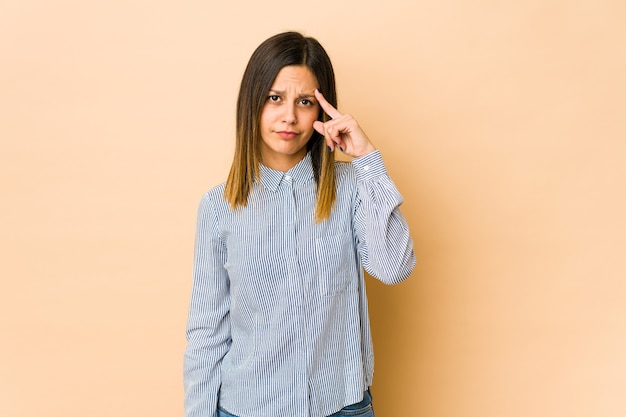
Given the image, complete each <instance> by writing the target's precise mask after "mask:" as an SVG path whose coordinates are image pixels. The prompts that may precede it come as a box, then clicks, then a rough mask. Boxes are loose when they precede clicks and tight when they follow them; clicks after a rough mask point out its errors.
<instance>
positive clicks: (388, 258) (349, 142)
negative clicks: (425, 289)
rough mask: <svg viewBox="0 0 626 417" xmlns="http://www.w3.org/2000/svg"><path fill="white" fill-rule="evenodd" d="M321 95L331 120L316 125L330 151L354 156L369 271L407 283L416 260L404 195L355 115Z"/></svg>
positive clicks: (361, 244)
mask: <svg viewBox="0 0 626 417" xmlns="http://www.w3.org/2000/svg"><path fill="white" fill-rule="evenodd" d="M315 97H316V99H317V100H318V101H319V103H320V106H321V107H322V109H323V110H324V111H325V112H326V114H328V115H329V116H330V117H331V120H329V121H327V122H320V121H316V122H314V124H313V127H314V128H315V130H317V131H318V132H319V133H321V134H323V135H324V138H325V140H326V144H327V145H328V147H329V148H330V149H335V148H339V150H341V151H342V152H343V153H345V154H346V155H349V156H351V157H353V158H354V159H353V160H352V165H353V166H354V167H355V169H356V176H357V196H356V202H355V212H354V218H355V228H356V234H357V236H358V248H359V253H360V255H361V261H362V263H363V267H364V268H365V270H366V271H367V272H369V273H370V274H371V275H372V276H374V277H376V278H378V279H380V280H381V281H383V282H384V283H386V284H396V283H398V282H401V281H403V280H404V279H406V278H408V277H409V275H410V274H411V272H412V271H413V268H414V267H415V262H416V260H415V253H414V252H413V241H412V239H411V237H410V235H409V228H408V225H407V222H406V220H405V218H404V216H403V215H402V213H401V212H400V208H399V207H400V204H402V201H403V200H402V196H401V195H400V192H399V191H398V189H397V188H396V186H395V184H394V183H393V181H392V180H391V178H389V175H388V174H387V170H386V168H385V165H384V164H383V160H382V158H381V156H380V152H378V151H377V150H376V147H375V146H374V145H373V144H372V142H371V141H370V140H369V138H368V137H367V135H366V134H365V132H364V131H363V129H361V127H360V126H359V124H358V123H357V121H356V120H355V119H354V117H352V116H350V115H349V114H343V113H341V112H339V111H338V110H337V109H336V108H334V107H333V106H332V105H331V104H330V103H328V101H326V99H325V98H324V96H323V95H322V94H321V93H320V92H319V91H316V92H315Z"/></svg>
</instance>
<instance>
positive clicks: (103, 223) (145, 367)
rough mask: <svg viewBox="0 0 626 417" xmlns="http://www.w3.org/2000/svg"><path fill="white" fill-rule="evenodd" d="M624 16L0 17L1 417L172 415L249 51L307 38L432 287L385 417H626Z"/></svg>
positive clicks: (310, 5)
mask: <svg viewBox="0 0 626 417" xmlns="http://www.w3.org/2000/svg"><path fill="white" fill-rule="evenodd" d="M625 21H626V3H624V2H623V1H622V0H570V1H565V0H524V1H522V0H518V1H512V0H511V1H504V0H503V1H487V0H483V1H470V0H426V1H420V0H418V1H412V0H405V1H399V0H388V1H384V2H364V1H345V2H341V1H330V0H320V1H317V2H291V1H290V2H287V1H269V2H261V1H247V2H236V1H232V2H220V3H212V2H208V1H185V0H183V1H177V2H174V1H163V0H151V1H148V0H132V1H128V0H107V1H104V0H97V1H79V0H62V1H55V2H51V1H43V0H3V1H2V3H0V135H1V137H0V187H1V188H0V195H1V198H2V200H1V201H2V203H1V204H0V236H1V241H0V277H1V281H0V335H1V336H0V337H1V340H0V415H1V416H7V417H39V416H46V417H60V416H77V417H78V416H89V417H104V416H107V417H108V416H123V417H130V416H133V417H136V416H150V417H166V416H168V417H171V416H182V383H181V372H182V370H181V368H182V353H183V349H184V345H185V341H184V325H185V320H186V314H187V302H188V296H189V290H190V282H191V260H192V249H193V233H194V226H195V215H196V207H197V204H198V202H199V199H200V196H201V194H202V193H203V192H204V191H205V190H206V189H208V188H209V187H211V186H213V185H214V184H216V183H218V182H221V181H223V180H224V179H225V176H226V173H227V169H228V166H229V165H230V159H231V152H232V149H233V146H232V143H233V139H232V138H233V131H234V129H233V124H234V117H233V115H234V103H235V95H236V92H237V89H238V84H239V81H240V77H241V74H242V72H243V68H244V65H245V63H246V62H247V60H248V58H249V56H250V54H251V53H252V51H253V49H254V48H255V47H256V46H257V45H258V44H259V43H260V42H261V41H262V40H264V39H265V38H266V37H268V36H270V35H273V34H274V33H277V32H279V31H283V30H286V29H296V30H301V31H304V32H305V33H306V34H309V35H312V36H315V37H317V38H318V39H319V40H320V41H321V42H322V43H323V44H324V45H325V46H326V48H327V50H328V52H329V54H330V55H331V58H332V59H333V61H334V63H335V67H336V72H337V76H338V83H339V94H340V107H341V109H343V110H344V111H349V112H351V113H352V114H354V115H355V116H356V117H357V118H358V119H359V120H360V121H361V124H362V125H363V126H364V127H365V128H366V130H367V132H368V133H369V135H370V136H371V137H372V139H373V140H374V141H375V143H376V144H377V145H378V146H379V147H380V149H381V150H382V152H383V155H384V157H385V160H386V163H387V165H388V168H389V171H390V172H391V174H392V176H393V178H394V179H395V180H396V182H397V184H398V186H399V188H400V190H401V191H402V192H403V194H404V196H405V199H406V202H405V204H404V206H403V210H404V213H405V215H406V217H407V219H408V221H409V223H410V226H411V228H412V232H413V236H414V240H415V249H416V252H417V255H418V257H419V265H418V267H417V269H416V271H415V273H414V274H413V277H412V279H411V280H409V281H408V282H406V283H403V284H401V285H400V286H397V287H385V286H383V285H381V284H379V283H377V282H375V281H373V280H370V281H368V283H369V291H370V298H371V305H372V309H371V314H372V321H373V331H374V337H375V343H376V353H377V368H376V377H375V385H374V394H375V397H376V406H377V409H378V413H377V416H379V417H393V416H416V417H503V416H506V417H528V416H534V417H539V416H550V417H565V416H567V417H583V416H584V417H623V416H624V415H626V397H625V396H624V393H625V392H626V391H625V389H626V279H625V278H626V256H625V252H626V238H625V232H626V224H625V221H624V213H625V212H626V198H625V197H626V196H625V195H624V194H625V191H624V189H625V184H624V182H625V178H626V167H625V164H624V156H625V151H626V142H625V139H626V122H625V117H624V113H625V105H624V104H625V103H624V97H625V95H626V75H625V74H626V48H625V47H624V40H625V39H626V26H625V25H624V22H625Z"/></svg>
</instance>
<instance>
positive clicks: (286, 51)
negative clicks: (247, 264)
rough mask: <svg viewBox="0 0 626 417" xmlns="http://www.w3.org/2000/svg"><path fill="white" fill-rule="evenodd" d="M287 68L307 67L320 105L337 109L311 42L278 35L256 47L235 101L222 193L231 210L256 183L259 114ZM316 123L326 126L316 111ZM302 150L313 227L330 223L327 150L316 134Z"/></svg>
mask: <svg viewBox="0 0 626 417" xmlns="http://www.w3.org/2000/svg"><path fill="white" fill-rule="evenodd" d="M289 65H305V66H306V67H308V68H309V69H310V70H311V72H312V73H313V75H315V77H316V78H317V82H318V84H319V89H320V91H321V92H322V93H323V94H324V97H325V98H326V100H328V102H329V103H330V104H332V105H333V106H334V107H337V91H336V89H335V73H334V71H333V67H332V64H331V62H330V58H329V57H328V54H327V53H326V51H325V50H324V48H323V47H322V45H321V44H320V43H319V42H318V41H317V40H316V39H314V38H311V37H305V36H303V35H302V34H300V33H297V32H284V33H279V34H277V35H274V36H272V37H271V38H269V39H267V40H265V41H264V42H263V43H261V45H259V46H258V47H257V49H256V50H255V51H254V52H253V54H252V56H251V57H250V61H248V65H247V67H246V70H245V72H244V74H243V78H242V80H241V86H240V88H239V96H238V98H237V127H236V142H235V155H234V158H233V164H232V166H231V168H230V173H229V174H228V179H227V180H226V188H225V190H224V198H225V199H226V201H228V202H229V203H230V206H231V207H232V208H233V209H236V208H239V207H243V206H246V205H247V204H248V196H249V194H250V190H251V189H252V184H253V182H254V180H255V179H258V178H259V175H260V174H259V162H260V160H261V157H260V155H261V147H260V141H261V140H262V139H261V134H260V132H259V131H260V120H261V112H262V110H263V105H264V104H265V100H266V98H267V93H268V91H269V90H270V88H271V87H272V84H273V83H274V79H275V78H276V75H277V74H278V72H279V71H280V70H281V69H282V68H283V67H286V66H289ZM318 120H321V121H326V120H327V119H326V116H325V114H324V111H323V110H322V109H321V107H320V112H319V115H318ZM307 149H308V151H309V152H310V153H311V161H312V164H313V172H314V177H315V183H316V185H317V203H316V206H315V221H317V222H321V221H323V220H326V219H328V218H329V217H330V212H331V210H332V207H333V204H334V203H335V198H336V190H335V168H334V153H333V152H331V151H329V150H328V149H327V147H326V143H325V141H324V137H323V136H322V135H320V134H319V133H318V132H317V131H314V132H313V136H311V139H310V140H309V142H308V143H307Z"/></svg>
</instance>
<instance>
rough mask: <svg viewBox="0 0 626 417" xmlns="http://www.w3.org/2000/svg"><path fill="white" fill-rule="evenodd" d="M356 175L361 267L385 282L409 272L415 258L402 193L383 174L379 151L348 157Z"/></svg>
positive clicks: (355, 219) (356, 212) (356, 216)
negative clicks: (401, 208)
mask: <svg viewBox="0 0 626 417" xmlns="http://www.w3.org/2000/svg"><path fill="white" fill-rule="evenodd" d="M352 165H353V166H354V168H355V170H356V176H357V195H356V199H355V212H354V227H355V229H356V234H357V237H358V249H359V253H360V255H361V262H362V263H363V268H364V269H365V270H366V271H367V272H368V273H369V274H370V275H372V276H373V277H375V278H378V279H379V280H381V281H382V282H384V283H385V284H397V283H399V282H401V281H403V280H405V279H406V278H408V277H409V276H410V275H411V272H413V268H414V267H415V263H416V259H415V253H414V251H413V240H412V239H411V236H410V234H409V227H408V224H407V222H406V219H405V218H404V216H403V215H402V212H401V211H400V204H402V201H403V199H402V195H400V192H399V191H398V189H397V188H396V186H395V184H394V183H393V181H392V180H391V178H390V177H389V175H388V174H387V170H386V168H385V165H384V164H383V160H382V158H381V155H380V152H378V151H374V152H371V153H369V154H367V155H365V156H363V157H360V158H356V159H354V160H353V161H352Z"/></svg>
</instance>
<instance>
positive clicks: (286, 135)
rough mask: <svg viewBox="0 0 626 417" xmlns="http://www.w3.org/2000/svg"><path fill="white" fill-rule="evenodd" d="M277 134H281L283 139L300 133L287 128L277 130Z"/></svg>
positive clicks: (291, 137)
mask: <svg viewBox="0 0 626 417" xmlns="http://www.w3.org/2000/svg"><path fill="white" fill-rule="evenodd" d="M276 134H277V135H278V136H280V137H281V138H282V139H293V138H295V137H296V136H298V133H296V132H291V131H287V130H282V131H280V132H276Z"/></svg>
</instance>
